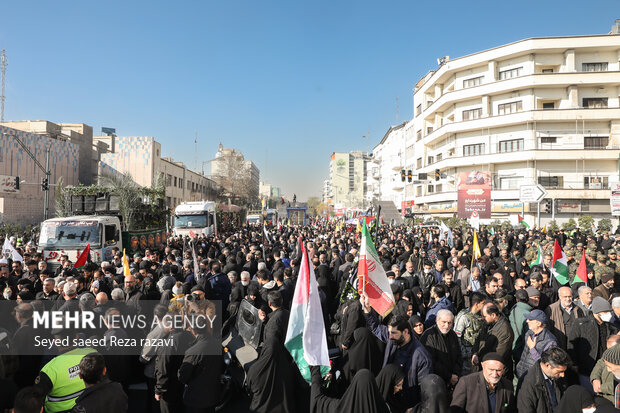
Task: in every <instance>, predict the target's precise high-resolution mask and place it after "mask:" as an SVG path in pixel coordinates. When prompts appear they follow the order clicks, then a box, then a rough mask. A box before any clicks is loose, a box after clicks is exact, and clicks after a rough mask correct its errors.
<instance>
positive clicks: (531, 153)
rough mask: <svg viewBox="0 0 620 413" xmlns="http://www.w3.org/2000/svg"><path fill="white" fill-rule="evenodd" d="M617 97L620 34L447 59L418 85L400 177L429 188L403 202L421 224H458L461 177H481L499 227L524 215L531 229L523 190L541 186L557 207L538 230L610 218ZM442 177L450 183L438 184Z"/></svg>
mask: <svg viewBox="0 0 620 413" xmlns="http://www.w3.org/2000/svg"><path fill="white" fill-rule="evenodd" d="M619 96H620V35H618V34H609V35H592V36H572V37H549V38H533V39H526V40H521V41H518V42H515V43H511V44H507V45H503V46H499V47H496V48H493V49H489V50H484V51H481V52H478V53H474V54H471V55H468V56H463V57H459V58H456V59H449V58H448V57H445V58H443V59H442V61H441V64H440V66H439V67H438V68H437V69H435V70H431V71H430V72H428V73H427V74H426V75H425V76H424V77H423V78H422V79H420V80H419V81H418V83H417V84H416V85H415V89H414V95H413V102H414V104H413V107H414V118H413V120H411V121H410V122H408V123H407V125H406V126H405V127H404V128H403V130H404V133H405V140H406V144H405V145H404V146H405V148H407V150H406V162H405V165H404V167H405V169H409V168H411V169H413V171H414V174H415V175H414V179H415V176H417V174H419V173H427V174H428V180H427V181H425V182H423V183H417V184H416V183H408V182H407V183H405V191H404V192H405V200H406V201H413V202H414V203H415V205H414V206H413V208H412V210H413V212H414V213H415V214H417V215H430V214H441V215H444V216H452V215H453V214H454V213H457V212H458V205H457V200H458V196H457V179H458V177H459V176H461V177H462V176H463V174H462V173H465V172H474V171H481V172H483V173H486V172H488V173H489V175H488V176H489V177H490V182H491V186H492V191H491V211H492V218H493V219H494V218H503V217H504V218H505V217H507V216H509V215H512V216H516V214H517V213H521V211H522V208H523V209H524V210H525V214H526V219H527V220H528V221H529V222H531V223H533V222H534V217H535V216H536V206H535V204H533V205H530V204H528V203H526V204H525V205H523V206H522V205H521V203H520V202H519V188H520V187H521V186H522V185H535V184H540V185H542V186H543V187H545V189H546V190H547V191H548V193H549V195H548V199H553V202H554V204H555V210H554V211H549V212H543V213H542V215H541V218H542V220H541V222H542V224H544V223H546V222H548V221H549V220H551V219H552V217H553V218H555V219H556V220H557V221H558V222H563V221H565V220H567V219H568V218H570V217H578V216H579V215H580V214H583V215H591V216H594V217H595V218H601V217H609V216H610V206H609V197H610V189H609V188H610V184H611V183H616V182H618V180H619V179H618V172H619V171H618V163H619V156H620V98H619ZM396 146H397V147H395V148H394V149H393V152H394V153H398V150H401V148H402V146H403V145H402V144H401V143H399V144H398V145H396ZM409 148H411V150H409ZM436 170H439V172H440V173H441V174H445V178H441V179H439V180H435V178H434V177H435V171H436ZM472 176H473V175H472ZM543 204H546V202H544V203H543Z"/></svg>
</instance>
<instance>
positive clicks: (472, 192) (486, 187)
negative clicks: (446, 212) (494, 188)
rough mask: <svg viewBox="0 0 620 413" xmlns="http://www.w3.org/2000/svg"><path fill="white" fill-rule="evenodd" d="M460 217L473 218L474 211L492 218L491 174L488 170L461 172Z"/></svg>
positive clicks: (459, 185)
mask: <svg viewBox="0 0 620 413" xmlns="http://www.w3.org/2000/svg"><path fill="white" fill-rule="evenodd" d="M457 189H458V209H457V211H458V217H459V218H471V214H472V212H474V211H477V212H478V216H479V217H480V218H482V219H485V218H491V174H490V173H489V172H488V171H474V172H459V174H458V181H457Z"/></svg>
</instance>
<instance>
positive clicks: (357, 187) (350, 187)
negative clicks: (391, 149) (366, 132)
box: [323, 151, 370, 209]
mask: <svg viewBox="0 0 620 413" xmlns="http://www.w3.org/2000/svg"><path fill="white" fill-rule="evenodd" d="M369 160H370V157H369V155H368V152H366V151H352V152H334V153H332V156H331V159H330V162H329V183H327V184H325V183H324V184H323V191H324V197H325V195H326V198H327V203H329V204H330V205H334V206H339V207H348V208H358V209H363V208H366V206H367V202H366V198H365V197H366V193H367V177H366V171H367V167H366V164H367V163H368V161H369Z"/></svg>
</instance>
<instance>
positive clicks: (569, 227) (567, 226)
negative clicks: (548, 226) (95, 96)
mask: <svg viewBox="0 0 620 413" xmlns="http://www.w3.org/2000/svg"><path fill="white" fill-rule="evenodd" d="M575 228H577V223H576V222H575V220H574V219H572V218H570V219H569V220H568V221H567V222H565V223H563V224H562V229H563V230H564V231H572V230H574V229H575Z"/></svg>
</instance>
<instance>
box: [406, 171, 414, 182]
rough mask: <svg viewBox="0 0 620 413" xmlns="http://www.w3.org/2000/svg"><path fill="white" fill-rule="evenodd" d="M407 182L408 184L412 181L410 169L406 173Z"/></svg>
mask: <svg viewBox="0 0 620 413" xmlns="http://www.w3.org/2000/svg"><path fill="white" fill-rule="evenodd" d="M407 181H408V182H411V181H413V173H411V169H409V170H408V171H407Z"/></svg>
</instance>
